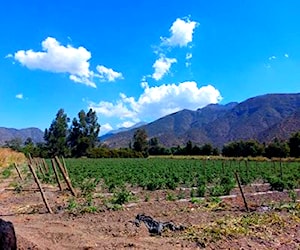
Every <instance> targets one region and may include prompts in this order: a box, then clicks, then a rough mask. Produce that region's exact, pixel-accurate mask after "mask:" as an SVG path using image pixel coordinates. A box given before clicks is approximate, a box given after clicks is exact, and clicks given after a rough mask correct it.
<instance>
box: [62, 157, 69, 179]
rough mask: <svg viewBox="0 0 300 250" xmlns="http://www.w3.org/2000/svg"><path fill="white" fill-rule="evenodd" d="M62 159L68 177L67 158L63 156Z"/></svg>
mask: <svg viewBox="0 0 300 250" xmlns="http://www.w3.org/2000/svg"><path fill="white" fill-rule="evenodd" d="M61 158H62V162H63V166H64V170H65V173H66V175H67V176H69V173H68V169H67V165H66V162H65V158H64V157H63V156H62V157H61Z"/></svg>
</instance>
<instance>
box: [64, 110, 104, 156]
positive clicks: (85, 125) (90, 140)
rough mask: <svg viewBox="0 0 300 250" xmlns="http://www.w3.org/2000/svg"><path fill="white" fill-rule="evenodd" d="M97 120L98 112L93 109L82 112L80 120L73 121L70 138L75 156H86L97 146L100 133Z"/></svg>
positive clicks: (79, 116)
mask: <svg viewBox="0 0 300 250" xmlns="http://www.w3.org/2000/svg"><path fill="white" fill-rule="evenodd" d="M97 120H98V118H97V115H96V112H95V111H93V110H92V109H90V110H89V111H88V112H87V113H85V112H84V110H81V111H80V112H79V113H78V119H76V118H74V119H73V121H72V125H71V128H70V133H69V138H68V142H69V145H70V147H71V152H72V155H73V156H75V157H80V156H86V155H87V152H88V150H90V149H92V148H94V147H95V146H96V145H97V143H98V135H99V132H100V125H99V123H98V121H97Z"/></svg>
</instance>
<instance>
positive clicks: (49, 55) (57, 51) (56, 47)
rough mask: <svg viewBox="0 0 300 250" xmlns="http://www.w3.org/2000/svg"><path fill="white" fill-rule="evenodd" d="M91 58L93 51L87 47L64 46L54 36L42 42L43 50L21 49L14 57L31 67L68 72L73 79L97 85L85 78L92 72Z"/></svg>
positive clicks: (89, 84)
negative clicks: (90, 67) (90, 68)
mask: <svg viewBox="0 0 300 250" xmlns="http://www.w3.org/2000/svg"><path fill="white" fill-rule="evenodd" d="M90 58H91V53H90V52H89V51H88V50H87V49H86V48H84V47H82V46H80V47H78V48H74V47H72V46H71V45H67V46H63V45H61V44H60V43H59V42H58V41H57V40H56V39H55V38H53V37H48V38H46V39H45V40H44V41H43V42H42V51H38V52H36V51H33V50H32V49H30V50H19V51H17V52H16V53H15V54H14V59H15V60H16V61H18V62H20V63H21V64H22V65H24V66H26V67H27V68H29V69H40V70H45V71H49V72H55V73H68V74H70V79H71V80H74V81H76V82H81V83H84V84H86V85H88V86H92V87H95V84H93V83H92V82H91V81H86V80H84V79H88V78H90V77H91V74H92V73H91V71H90V70H89V66H90V63H89V60H90ZM80 79H82V80H80Z"/></svg>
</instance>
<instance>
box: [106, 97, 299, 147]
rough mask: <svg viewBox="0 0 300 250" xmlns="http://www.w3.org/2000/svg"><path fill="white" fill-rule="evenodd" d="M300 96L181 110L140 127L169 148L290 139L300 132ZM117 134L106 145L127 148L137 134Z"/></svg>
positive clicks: (260, 98) (127, 132) (259, 98)
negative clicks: (189, 143) (292, 134)
mask: <svg viewBox="0 0 300 250" xmlns="http://www.w3.org/2000/svg"><path fill="white" fill-rule="evenodd" d="M299 112H300V94H267V95H262V96H257V97H253V98H250V99H247V100H245V101H243V102H241V103H229V104H227V105H219V104H213V105H208V106H206V107H204V108H201V109H198V110H196V111H192V110H182V111H179V112H176V113H173V114H170V115H167V116H165V117H162V118H160V119H158V120H156V121H154V122H152V123H149V124H147V125H143V126H141V128H144V129H145V130H146V132H147V134H148V136H149V138H152V137H157V138H159V141H160V143H161V144H162V145H164V146H166V147H171V146H177V145H184V144H185V143H186V142H187V141H188V140H191V141H192V142H194V143H196V144H199V145H201V144H204V143H211V144H212V145H214V146H218V147H222V146H223V145H224V144H225V143H228V142H230V141H235V140H239V139H242V140H247V139H257V140H259V141H260V142H269V141H271V140H272V139H273V138H274V137H278V138H281V139H287V138H288V137H289V136H290V134H291V133H293V132H296V131H299V130H300V113H299ZM135 130H136V129H132V130H129V131H125V132H121V133H117V134H114V135H113V136H111V137H110V138H108V139H107V140H105V141H104V142H105V143H106V144H107V145H108V146H109V147H113V148H118V147H127V146H128V145H129V143H130V140H131V139H132V137H133V134H134V131H135Z"/></svg>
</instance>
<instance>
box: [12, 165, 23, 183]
mask: <svg viewBox="0 0 300 250" xmlns="http://www.w3.org/2000/svg"><path fill="white" fill-rule="evenodd" d="M14 166H15V169H16V170H17V173H18V175H19V177H20V179H21V180H22V181H23V177H22V175H21V173H20V171H19V169H18V166H17V164H16V163H14Z"/></svg>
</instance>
